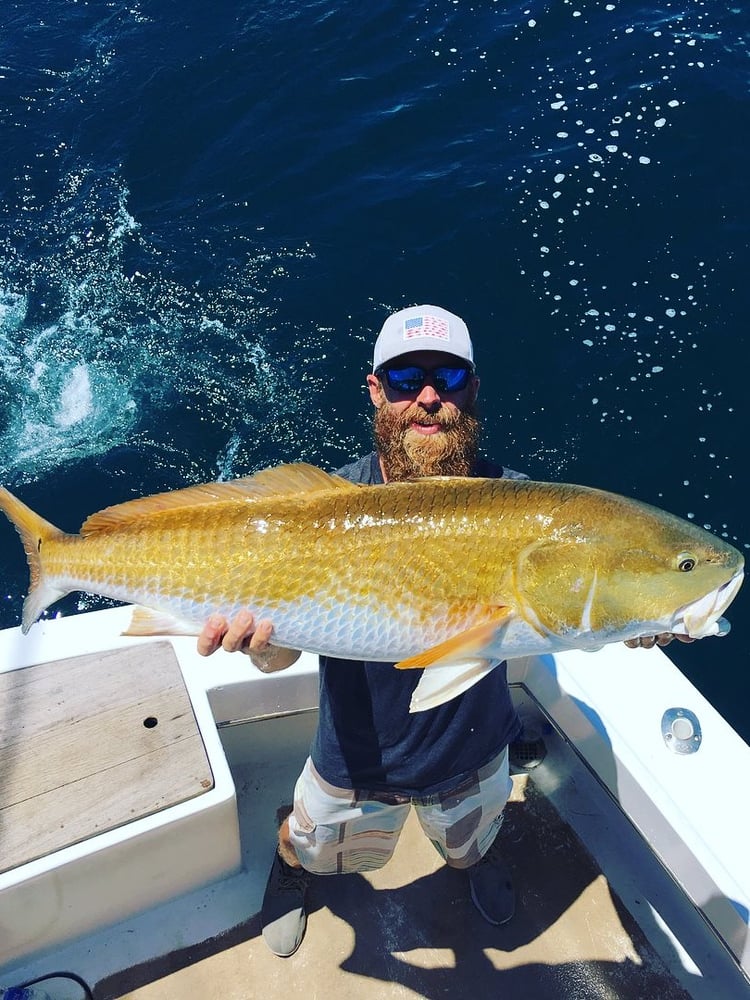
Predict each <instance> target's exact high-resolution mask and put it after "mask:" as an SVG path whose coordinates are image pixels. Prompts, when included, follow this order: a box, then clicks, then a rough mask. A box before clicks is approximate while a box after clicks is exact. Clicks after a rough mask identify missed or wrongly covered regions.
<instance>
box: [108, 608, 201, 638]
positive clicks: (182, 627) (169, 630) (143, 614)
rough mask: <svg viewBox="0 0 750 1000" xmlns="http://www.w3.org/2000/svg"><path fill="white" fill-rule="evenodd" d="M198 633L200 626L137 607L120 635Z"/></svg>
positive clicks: (160, 612) (163, 612) (164, 613)
mask: <svg viewBox="0 0 750 1000" xmlns="http://www.w3.org/2000/svg"><path fill="white" fill-rule="evenodd" d="M200 631H201V627H200V625H197V624H196V623H195V622H187V621H185V620H184V619H182V618H175V617H174V615H169V614H167V613H166V612H165V611H154V610H152V609H151V608H144V607H141V606H140V605H137V606H135V607H134V608H133V617H132V618H131V619H130V625H128V627H127V628H126V629H125V631H124V632H123V633H122V635H200Z"/></svg>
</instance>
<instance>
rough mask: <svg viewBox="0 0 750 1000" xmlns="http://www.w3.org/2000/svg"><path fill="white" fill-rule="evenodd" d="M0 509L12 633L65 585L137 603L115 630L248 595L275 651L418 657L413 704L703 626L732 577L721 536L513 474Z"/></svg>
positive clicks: (166, 628)
mask: <svg viewBox="0 0 750 1000" xmlns="http://www.w3.org/2000/svg"><path fill="white" fill-rule="evenodd" d="M0 508H1V509H2V510H3V511H4V512H5V513H6V514H7V515H8V517H9V518H10V519H11V521H13V523H14V524H15V526H16V528H17V530H18V532H19V534H20V536H21V539H22V541H23V545H24V548H25V550H26V555H27V557H28V560H29V566H30V572H31V584H30V589H29V594H28V597H27V598H26V601H25V603H24V610H23V630H24V632H26V631H28V629H29V628H30V626H31V625H32V623H33V622H34V621H35V620H36V619H37V618H38V617H39V615H40V614H41V613H42V611H44V609H45V608H46V607H47V606H48V605H50V604H52V603H53V602H54V601H56V600H58V599H59V598H61V597H63V596H64V595H65V594H67V593H69V592H70V591H73V590H83V591H88V592H91V593H96V594H101V595H104V596H106V597H110V598H114V599H116V600H121V601H126V602H129V603H134V604H137V605H142V606H144V607H141V608H136V610H135V612H134V615H133V621H132V623H131V626H130V629H129V634H134V635H145V634H156V633H162V634H163V633H182V634H197V632H199V631H200V628H201V626H202V624H203V622H205V620H206V618H207V617H208V616H209V614H210V613H211V612H213V611H220V612H222V613H223V614H225V615H228V616H232V615H233V614H234V613H235V612H236V611H238V610H239V609H240V608H251V609H252V610H253V611H254V612H255V613H256V614H257V615H259V616H262V617H268V618H270V619H272V621H273V622H274V640H275V642H276V643H277V644H278V645H280V646H285V647H289V648H293V649H306V650H310V651H312V652H317V653H325V654H328V655H331V656H338V657H346V658H354V659H367V660H384V661H397V665H398V666H399V667H403V668H406V667H430V668H431V669H430V670H425V671H424V674H423V677H422V681H421V682H420V686H419V687H418V688H417V691H416V692H415V697H414V701H413V703H412V709H413V710H421V709H423V708H429V707H433V706H434V705H437V704H441V703H442V702H443V701H447V700H449V699H450V698H452V697H455V695H456V694H458V693H460V692H461V691H464V690H466V689H467V688H468V687H470V686H471V685H472V684H474V683H476V681H477V680H479V678H480V677H482V676H484V674H486V673H487V672H488V671H489V670H491V669H492V668H493V667H494V666H495V665H496V663H497V661H498V660H500V659H503V658H508V657H515V656H525V655H530V654H541V653H550V652H552V653H554V652H556V651H559V650H564V649H569V648H573V647H575V648H581V649H596V648H600V647H601V646H602V645H604V644H606V643H609V642H616V641H619V640H624V639H632V638H636V637H638V636H642V635H653V634H655V633H660V632H675V633H684V634H687V635H688V636H693V637H696V638H699V637H702V636H706V635H711V634H716V633H717V632H719V631H720V630H721V628H722V627H723V626H722V625H720V624H719V618H720V616H721V614H722V613H723V612H724V610H725V609H726V607H727V606H728V605H729V603H730V602H731V600H732V599H733V598H734V596H735V594H736V593H737V591H738V589H739V587H740V584H741V582H742V577H743V564H744V560H743V558H742V556H741V554H740V553H739V552H738V551H737V550H736V549H734V548H733V547H732V546H731V545H728V544H727V543H725V542H723V541H721V539H719V538H716V537H714V536H713V535H711V534H709V533H708V532H706V531H704V530H702V529H701V528H698V527H697V526H695V525H693V524H690V523H688V522H686V521H683V520H681V519H680V518H677V517H675V516H673V515H671V514H667V513H664V512H663V511H661V510H658V509H656V508H654V507H650V506H647V505H646V504H643V503H639V502H638V501H635V500H630V499H626V498H624V497H620V496H617V495H614V494H611V493H605V492H602V491H600V490H595V489H591V488H587V487H583V486H570V485H561V484H556V483H539V482H531V481H525V480H512V479H463V478H435V479H420V480H416V481H413V482H404V483H393V484H389V485H386V486H358V485H354V484H352V483H350V482H347V481H346V480H344V479H341V478H339V477H337V476H330V475H328V474H327V473H325V472H322V471H321V470H320V469H316V468H314V467H313V466H308V465H290V466H280V467H279V468H276V469H268V470H265V471H264V472H260V473H258V474H256V475H255V476H251V477H248V478H246V479H239V480H235V481H233V482H228V483H213V484H210V485H205V486H195V487H190V488H188V489H184V490H179V491H176V492H173V493H164V494H159V495H156V496H152V497H147V498H144V499H140V500H134V501H130V502H128V503H124V504H122V505H120V506H117V507H109V508H107V509H105V510H103V511H100V512H99V513H97V514H94V515H93V516H91V517H89V519H88V520H87V521H86V522H85V523H84V525H83V526H82V528H81V533H80V535H68V534H65V533H63V532H62V531H60V530H59V529H57V528H55V527H54V526H53V525H51V524H49V523H48V522H47V521H45V520H43V519H42V518H41V517H39V516H38V515H37V514H35V513H34V512H33V511H31V510H30V509H29V508H28V507H26V506H25V505H24V504H23V503H21V501H19V500H18V499H16V498H15V497H14V496H12V494H10V493H9V492H8V491H7V490H2V489H0ZM146 609H150V610H146Z"/></svg>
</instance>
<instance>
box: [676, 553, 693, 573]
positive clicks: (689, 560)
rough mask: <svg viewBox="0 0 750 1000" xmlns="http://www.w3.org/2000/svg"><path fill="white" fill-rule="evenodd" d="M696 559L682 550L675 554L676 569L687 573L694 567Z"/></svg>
mask: <svg viewBox="0 0 750 1000" xmlns="http://www.w3.org/2000/svg"><path fill="white" fill-rule="evenodd" d="M697 562H698V560H697V559H696V558H695V556H691V555H690V553H689V552H682V553H681V554H680V555H679V556H677V569H678V570H679V571H680V573H689V572H690V571H691V570H693V569H695V566H696V563H697Z"/></svg>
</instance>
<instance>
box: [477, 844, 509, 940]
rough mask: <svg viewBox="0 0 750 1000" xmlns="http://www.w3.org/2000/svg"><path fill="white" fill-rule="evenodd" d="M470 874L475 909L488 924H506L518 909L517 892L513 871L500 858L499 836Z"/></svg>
mask: <svg viewBox="0 0 750 1000" xmlns="http://www.w3.org/2000/svg"><path fill="white" fill-rule="evenodd" d="M468 871H469V885H470V887H471V900H472V902H473V903H474V906H476V908H477V909H478V910H479V912H480V913H481V914H482V916H483V917H484V919H485V920H486V921H487V922H488V923H490V924H494V925H495V926H499V925H500V924H507V923H508V921H509V920H510V918H511V917H512V916H513V914H514V913H515V910H516V893H515V890H514V889H513V879H512V878H511V874H510V869H509V868H508V866H507V865H506V863H505V862H504V861H503V859H502V858H501V856H500V838H499V837H495V839H494V841H493V842H492V846H491V847H490V849H489V850H488V851H487V853H486V854H485V855H484V857H482V858H480V859H479V861H477V862H476V864H473V865H472V866H471V867H470V868H469V869H468Z"/></svg>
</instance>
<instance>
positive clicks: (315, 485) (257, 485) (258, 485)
mask: <svg viewBox="0 0 750 1000" xmlns="http://www.w3.org/2000/svg"><path fill="white" fill-rule="evenodd" d="M359 488H360V487H359V486H358V485H357V484H355V483H350V482H349V481H348V480H346V479H342V478H341V476H332V475H330V474H329V473H327V472H324V471H323V470H322V469H318V468H317V467H316V466H314V465H307V464H306V463H304V462H300V463H298V464H295V465H279V466H278V467H276V468H274V469H263V470H262V471H261V472H256V473H255V474H254V475H252V476H244V477H242V478H241V479H230V480H229V481H227V482H220V483H202V484H201V485H199V486H187V487H185V489H182V490H172V491H170V492H169V493H156V494H154V495H153V496H150V497H139V498H138V499H137V500H128V501H126V502H125V503H121V504H117V505H116V506H114V507H105V508H104V510H100V511H98V512H97V513H96V514H92V515H91V517H89V518H88V519H87V520H86V521H84V523H83V525H82V527H81V534H82V535H93V534H95V533H96V532H99V531H112V530H114V529H115V528H118V527H122V526H123V525H126V524H131V523H132V522H133V521H137V520H138V519H139V518H141V517H144V516H145V515H147V514H158V513H161V512H163V511H168V510H178V509H180V508H184V507H200V506H205V505H207V504H215V503H223V502H226V501H231V500H234V501H250V500H259V499H261V498H263V497H272V496H293V495H299V494H301V493H313V492H319V491H322V490H334V489H342V490H343V489H346V490H357V489H359Z"/></svg>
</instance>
